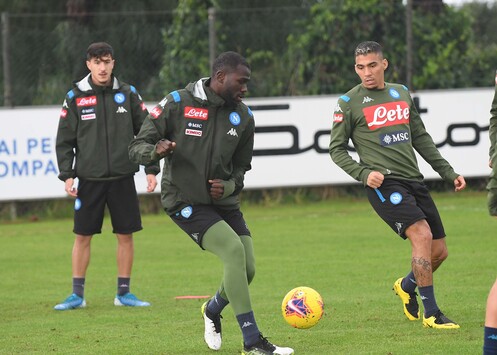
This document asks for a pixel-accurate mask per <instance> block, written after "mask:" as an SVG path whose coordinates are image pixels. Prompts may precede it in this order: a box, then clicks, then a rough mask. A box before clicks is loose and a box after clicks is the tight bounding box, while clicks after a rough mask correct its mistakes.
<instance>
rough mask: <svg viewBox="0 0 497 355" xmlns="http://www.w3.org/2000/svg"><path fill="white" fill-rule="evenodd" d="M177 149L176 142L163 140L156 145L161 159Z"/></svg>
mask: <svg viewBox="0 0 497 355" xmlns="http://www.w3.org/2000/svg"><path fill="white" fill-rule="evenodd" d="M175 148H176V142H171V141H170V140H168V139H161V140H160V141H158V142H157V144H156V145H155V152H156V153H157V155H158V156H160V157H161V158H164V157H165V156H166V155H168V154H171V153H172V152H173V151H174V149H175Z"/></svg>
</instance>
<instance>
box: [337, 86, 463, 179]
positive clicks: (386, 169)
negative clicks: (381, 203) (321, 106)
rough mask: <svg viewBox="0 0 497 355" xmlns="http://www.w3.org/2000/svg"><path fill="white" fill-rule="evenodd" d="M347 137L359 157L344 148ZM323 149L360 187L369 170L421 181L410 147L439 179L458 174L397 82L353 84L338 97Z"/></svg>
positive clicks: (405, 91)
mask: <svg viewBox="0 0 497 355" xmlns="http://www.w3.org/2000/svg"><path fill="white" fill-rule="evenodd" d="M349 139H350V140H352V143H353V145H354V148H355V149H356V151H357V153H358V155H359V158H360V161H359V162H357V161H356V160H354V159H353V158H352V157H351V155H350V154H349V152H348V150H347V147H348V143H349ZM329 150H330V155H331V158H332V160H333V161H334V162H335V163H336V164H337V165H338V166H339V167H340V168H342V169H343V170H344V171H345V172H346V173H347V174H349V175H350V176H352V177H353V178H354V179H356V180H358V181H362V183H363V184H364V185H365V186H366V182H367V178H368V175H369V174H370V173H371V172H372V171H379V172H381V173H382V174H384V175H385V178H386V179H403V180H413V181H422V180H423V175H422V174H421V172H420V170H419V167H418V162H417V159H416V155H415V152H414V151H415V150H416V151H417V152H418V153H419V154H420V155H421V156H422V157H423V159H424V160H426V162H428V163H429V164H430V165H431V166H432V168H433V169H434V170H435V171H436V172H437V173H438V174H439V175H440V176H441V177H442V178H443V179H444V180H446V181H448V182H451V183H452V182H454V180H455V179H456V178H457V177H458V174H456V173H455V172H454V170H453V169H452V167H451V166H450V164H449V163H448V162H447V161H446V160H445V159H444V158H443V157H442V156H441V155H440V153H439V151H438V149H437V148H436V146H435V143H434V142H433V139H432V138H431V136H430V135H429V134H428V132H426V129H425V126H424V124H423V122H422V121H421V117H420V116H419V113H418V112H417V110H416V107H415V105H414V103H413V100H412V98H411V96H410V95H409V91H408V89H407V88H406V87H405V86H403V85H399V84H391V83H385V88H384V89H380V90H369V89H366V88H365V87H364V86H362V84H359V85H357V86H355V87H354V88H353V89H351V90H350V91H349V92H347V93H346V94H345V95H343V96H341V97H340V98H339V99H338V103H337V106H336V108H335V111H334V114H333V127H332V129H331V138H330V146H329Z"/></svg>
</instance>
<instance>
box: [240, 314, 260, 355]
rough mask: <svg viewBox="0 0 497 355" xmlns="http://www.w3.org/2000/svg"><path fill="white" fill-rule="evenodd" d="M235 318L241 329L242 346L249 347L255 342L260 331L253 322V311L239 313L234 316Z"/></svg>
mask: <svg viewBox="0 0 497 355" xmlns="http://www.w3.org/2000/svg"><path fill="white" fill-rule="evenodd" d="M236 320H237V321H238V324H239V325H240V329H241V330H242V334H243V344H244V346H245V347H250V346H252V345H254V344H256V343H257V342H258V341H259V338H260V333H261V332H260V331H259V328H258V327H257V324H256V323H255V317H254V312H253V311H250V312H248V313H243V314H239V315H237V316H236Z"/></svg>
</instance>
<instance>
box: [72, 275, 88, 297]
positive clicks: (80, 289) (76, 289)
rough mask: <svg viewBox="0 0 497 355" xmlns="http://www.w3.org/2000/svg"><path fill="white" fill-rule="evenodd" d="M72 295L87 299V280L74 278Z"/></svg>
mask: <svg viewBox="0 0 497 355" xmlns="http://www.w3.org/2000/svg"><path fill="white" fill-rule="evenodd" d="M72 293H75V294H77V295H78V296H79V297H81V298H84V297H85V278H84V277H73V278H72Z"/></svg>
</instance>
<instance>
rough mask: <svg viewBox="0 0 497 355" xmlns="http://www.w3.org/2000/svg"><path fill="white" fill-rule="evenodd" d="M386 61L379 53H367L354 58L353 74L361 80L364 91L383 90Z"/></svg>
mask: <svg viewBox="0 0 497 355" xmlns="http://www.w3.org/2000/svg"><path fill="white" fill-rule="evenodd" d="M387 67H388V61H387V60H386V59H385V58H383V56H382V55H381V53H368V54H365V55H362V54H360V55H358V56H357V57H355V72H356V73H357V75H359V78H361V82H362V85H363V86H364V87H365V88H366V89H383V88H384V87H385V70H386V69H387Z"/></svg>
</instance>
